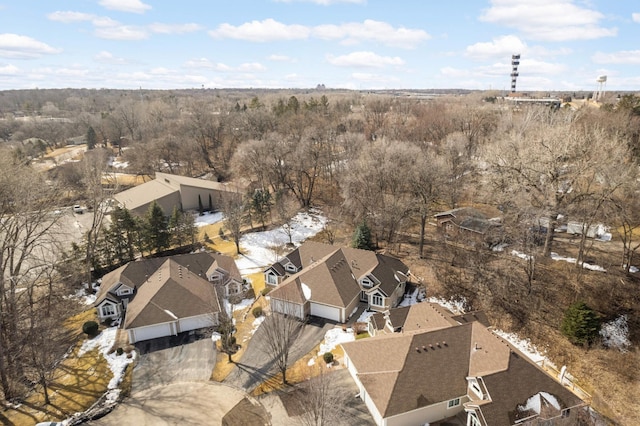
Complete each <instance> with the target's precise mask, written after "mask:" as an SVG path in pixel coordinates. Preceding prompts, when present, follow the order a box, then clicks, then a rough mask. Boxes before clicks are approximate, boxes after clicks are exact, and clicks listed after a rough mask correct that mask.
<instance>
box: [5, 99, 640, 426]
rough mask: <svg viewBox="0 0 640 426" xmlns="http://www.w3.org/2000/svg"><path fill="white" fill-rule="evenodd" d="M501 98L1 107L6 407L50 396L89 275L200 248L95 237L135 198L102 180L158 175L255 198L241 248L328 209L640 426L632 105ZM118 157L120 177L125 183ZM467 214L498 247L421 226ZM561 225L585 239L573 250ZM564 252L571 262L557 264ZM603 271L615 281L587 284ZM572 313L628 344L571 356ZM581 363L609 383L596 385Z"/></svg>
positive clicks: (174, 225)
mask: <svg viewBox="0 0 640 426" xmlns="http://www.w3.org/2000/svg"><path fill="white" fill-rule="evenodd" d="M494 95H495V94H492V93H479V92H477V93H470V94H465V95H456V96H454V95H441V96H434V97H432V98H426V97H418V96H415V97H413V96H408V97H407V96H403V97H400V96H395V97H394V96H390V95H387V94H379V93H360V92H351V91H317V92H316V91H306V92H291V91H284V90H282V91H276V90H274V91H266V90H265V91H260V90H253V91H252V90H235V91H234V90H185V91H142V90H140V91H119V90H72V89H63V90H30V91H5V92H0V117H2V118H1V119H0V144H1V145H2V152H1V153H0V162H1V164H0V235H2V239H1V243H2V246H1V251H0V266H1V267H2V274H0V290H1V296H0V297H1V300H0V314H1V317H0V385H1V387H2V391H3V393H4V397H5V400H10V399H12V398H14V397H18V396H20V395H22V394H24V393H25V392H26V391H27V390H28V389H29V387H30V386H31V384H32V383H35V382H39V383H44V382H46V372H47V371H49V370H50V368H51V366H52V362H53V360H54V359H55V357H53V359H49V356H48V355H47V357H44V355H43V353H44V352H47V353H50V352H52V353H54V354H56V355H61V354H62V353H64V351H65V350H66V347H65V345H64V344H62V343H60V342H61V341H57V340H55V339H44V340H43V336H50V335H52V334H51V331H50V330H52V329H56V328H57V329H61V327H60V324H61V323H62V321H63V320H64V318H65V317H66V316H68V315H69V314H70V313H72V312H75V311H77V310H78V309H79V307H78V306H75V305H74V303H75V302H73V300H71V299H69V298H64V297H63V296H65V295H68V294H70V293H72V292H73V291H74V290H75V289H76V288H78V287H79V285H80V283H81V282H82V281H86V280H87V278H88V276H89V275H90V274H91V271H95V270H97V269H100V268H107V267H108V266H109V265H115V264H118V263H121V262H125V261H127V260H130V259H132V258H134V257H136V256H138V255H149V254H150V253H152V252H155V251H161V250H163V249H166V248H168V247H171V246H175V245H181V244H183V243H190V242H192V239H193V235H194V233H193V223H190V221H189V220H188V219H185V218H184V217H182V216H181V214H180V212H179V211H174V212H163V213H164V216H165V217H164V218H161V216H162V215H160V213H159V212H157V211H156V212H152V211H150V212H149V214H148V217H146V218H132V217H130V216H129V215H128V214H127V212H126V210H120V209H118V210H116V211H115V212H114V213H113V215H112V218H111V221H110V222H111V224H110V225H106V224H105V223H104V221H103V218H104V214H106V208H105V206H107V205H108V204H107V200H108V199H109V197H110V194H111V193H112V192H113V191H118V190H120V189H123V187H124V186H122V185H118V184H116V183H115V181H111V180H109V179H107V178H106V177H108V176H110V173H111V174H113V173H114V172H116V171H118V172H119V171H123V172H125V173H128V174H133V175H139V176H153V174H154V172H156V171H163V172H168V173H174V174H181V175H185V176H192V177H205V178H208V179H212V180H218V181H236V182H242V183H243V185H246V186H247V187H248V188H249V191H248V192H247V195H246V197H245V199H244V203H241V204H239V203H237V202H229V203H228V205H225V206H223V208H222V210H224V211H225V213H227V216H228V217H229V219H230V224H228V225H227V226H228V228H227V230H228V231H229V232H230V233H231V235H232V237H233V239H234V240H235V241H236V243H237V242H238V239H239V236H240V233H241V229H242V225H243V223H244V222H242V221H243V220H246V219H245V218H246V213H247V212H249V213H250V215H249V217H250V219H249V222H250V224H251V226H253V225H254V224H256V225H261V226H263V227H264V226H266V223H269V222H271V221H272V222H285V221H286V219H288V218H289V217H291V215H292V214H293V212H294V211H295V210H297V209H304V208H308V207H311V206H316V207H320V208H321V209H322V210H323V211H324V213H325V214H326V215H328V216H329V218H330V219H331V221H332V226H333V227H335V228H337V229H339V234H340V235H343V236H346V237H345V239H346V240H347V241H348V240H351V234H352V232H353V230H354V229H355V228H356V227H357V226H358V225H361V224H363V223H366V225H367V228H368V229H369V230H370V237H371V241H372V243H373V245H374V246H375V247H376V248H377V249H382V250H386V251H387V252H390V253H391V254H394V255H397V256H400V257H403V258H404V261H405V263H406V264H407V265H409V266H410V268H411V269H412V272H413V273H414V274H415V275H416V276H419V277H421V279H422V280H423V281H422V284H424V285H426V287H427V293H428V294H429V295H438V296H442V297H445V298H453V299H456V300H463V301H464V304H465V306H466V307H467V308H468V309H482V310H484V311H486V312H487V314H488V315H489V317H490V318H491V320H492V321H493V322H494V323H495V324H496V325H497V326H499V327H502V328H505V329H510V330H515V331H519V332H521V333H522V334H523V335H526V336H530V337H531V338H532V340H533V341H534V342H536V343H538V344H539V345H541V346H542V347H546V348H547V350H548V351H549V353H550V354H552V355H553V356H554V357H555V359H557V360H558V362H562V363H565V364H567V365H568V366H569V368H570V369H571V370H572V371H574V372H575V375H577V376H579V377H580V374H582V375H583V376H582V377H584V380H586V381H587V385H588V387H589V389H591V390H592V391H593V395H594V405H596V406H597V408H599V409H600V410H602V411H603V412H604V414H605V415H607V416H610V417H611V418H613V419H622V420H623V421H624V419H629V418H633V417H632V416H637V417H635V418H640V414H639V413H638V410H639V409H638V408H632V407H634V406H635V405H637V404H636V400H637V397H638V396H640V395H639V394H638V391H637V383H638V380H639V379H640V377H639V376H638V374H639V373H638V369H637V365H638V362H639V361H640V355H639V351H638V343H639V342H640V315H639V314H640V291H638V290H639V283H640V277H639V276H638V275H637V274H638V272H636V271H637V269H635V265H637V266H639V267H640V265H639V263H640V262H639V261H638V260H637V258H636V254H637V251H638V249H639V248H640V236H639V235H638V233H639V232H640V230H639V229H638V227H639V226H640V208H639V207H640V206H638V205H637V204H638V203H639V201H638V200H640V197H639V196H638V195H639V194H638V190H639V189H640V183H639V180H638V178H639V176H638V163H639V162H640V97H638V96H635V95H623V96H621V97H620V98H619V99H616V98H614V97H613V96H612V97H611V98H610V99H609V103H605V104H603V105H601V106H596V105H594V104H584V105H573V106H572V105H569V104H567V105H566V106H563V107H561V108H560V109H557V110H556V109H550V108H549V107H544V106H535V105H531V106H522V107H518V108H514V106H513V105H512V104H510V103H506V102H501V101H500V100H499V99H498V100H496V98H495V97H494ZM74 140H75V141H78V140H80V141H82V142H84V143H87V146H88V147H89V148H93V149H90V150H89V151H87V152H86V153H85V154H84V155H83V156H82V158H81V159H80V161H77V162H76V161H73V162H57V161H52V160H51V159H47V154H48V153H49V152H50V151H51V150H52V149H54V148H59V147H63V146H66V145H67V144H68V143H73V141H74ZM92 145H95V147H92ZM113 156H116V157H118V160H119V161H120V162H121V163H125V162H126V163H127V164H128V166H127V167H126V169H115V168H114V167H113V165H112V164H113V163H112V161H113V160H112V158H113ZM203 203H204V204H206V200H203ZM72 204H83V205H86V206H88V207H90V208H91V210H93V212H95V213H96V214H95V216H94V220H93V224H92V225H91V227H90V229H88V230H87V233H86V238H85V240H84V241H82V242H80V241H79V242H77V244H76V245H75V248H74V249H72V247H71V246H69V247H61V246H60V245H59V242H58V241H59V240H58V239H57V238H55V236H56V232H58V231H57V228H56V226H57V222H58V220H59V219H58V218H59V216H58V215H56V214H55V211H56V210H57V209H59V208H61V206H69V205H72ZM462 206H473V207H475V208H477V209H478V210H480V211H482V212H485V213H486V214H487V216H488V217H490V218H495V221H494V223H495V224H496V225H497V227H496V229H499V232H497V233H492V234H491V238H488V236H487V238H485V235H480V236H478V235H476V234H474V236H473V237H470V236H469V235H470V234H468V233H464V232H459V233H457V234H455V235H449V234H447V233H446V232H444V233H443V232H438V230H437V229H436V227H434V226H432V225H430V223H432V222H434V219H433V215H434V214H436V213H438V212H441V211H446V210H450V209H454V208H457V207H462ZM154 218H155V219H154ZM143 220H144V221H146V224H142V222H141V221H143ZM154 220H155V222H154ZM163 221H165V222H163ZM568 221H572V222H575V223H579V224H580V226H582V228H583V232H581V233H578V235H570V234H568V233H565V232H563V230H564V229H566V225H567V223H568ZM160 222H162V223H160ZM154 223H155V225H154ZM597 224H604V225H607V226H609V227H610V233H611V234H612V241H610V242H601V241H595V240H594V239H593V238H589V236H588V232H586V230H588V229H589V228H590V227H591V226H593V225H597ZM154 226H155V228H154ZM563 226H565V228H563ZM143 230H144V232H143ZM333 232H334V231H332V230H328V233H331V234H332V233H333ZM169 234H171V235H173V238H174V240H173V241H170V240H169ZM334 237H335V236H334V235H333V234H332V235H331V242H333V240H334ZM239 250H240V247H239V246H238V251H239ZM500 250H502V251H500ZM512 250H515V251H516V252H517V253H520V254H521V256H517V255H513V254H512ZM555 253H560V255H562V256H569V257H572V258H575V261H574V262H573V263H567V262H558V261H554V260H553V259H552V256H553V255H554V254H555ZM73 261H75V263H74V262H73ZM594 264H595V265H599V266H601V267H602V268H603V269H605V270H606V272H602V271H597V270H590V269H586V268H585V267H583V266H585V265H594ZM70 265H71V266H70ZM73 265H76V266H73ZM576 302H584V303H585V304H586V305H587V306H588V307H590V308H591V309H593V311H595V312H596V313H597V315H598V317H599V318H600V321H601V322H602V323H605V322H607V321H612V320H615V319H617V318H620V317H621V316H624V317H625V318H626V321H627V324H628V330H629V332H628V340H629V345H627V346H626V347H624V348H623V350H620V348H607V346H606V345H605V344H604V343H603V342H602V341H601V339H596V340H595V341H593V340H589V343H590V344H591V345H590V346H588V345H587V344H585V345H582V346H575V345H571V343H569V340H567V339H566V338H564V337H563V336H562V334H561V330H560V329H561V323H562V321H563V317H564V315H565V312H566V311H567V309H568V308H569V307H570V306H571V305H572V304H574V303H576ZM63 337H64V336H61V339H62V338H63ZM605 361H606V363H605ZM587 362H591V363H592V364H593V365H592V366H591V367H592V368H600V367H598V365H605V364H606V368H605V369H604V370H605V371H604V372H601V373H598V374H589V373H588V372H589V365H587V364H586V363H587Z"/></svg>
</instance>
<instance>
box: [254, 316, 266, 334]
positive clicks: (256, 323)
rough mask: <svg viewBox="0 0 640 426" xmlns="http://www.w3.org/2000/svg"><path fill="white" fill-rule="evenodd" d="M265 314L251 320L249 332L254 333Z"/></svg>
mask: <svg viewBox="0 0 640 426" xmlns="http://www.w3.org/2000/svg"><path fill="white" fill-rule="evenodd" d="M264 319H265V316H264V315H263V316H260V317H258V318H256V319H254V320H253V322H252V323H251V326H252V327H253V328H252V329H251V334H253V333H255V332H256V330H257V329H258V327H260V324H262V323H263V322H264Z"/></svg>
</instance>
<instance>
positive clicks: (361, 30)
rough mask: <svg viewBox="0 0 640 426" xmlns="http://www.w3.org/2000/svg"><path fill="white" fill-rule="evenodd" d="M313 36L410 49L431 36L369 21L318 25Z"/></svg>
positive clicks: (346, 42)
mask: <svg viewBox="0 0 640 426" xmlns="http://www.w3.org/2000/svg"><path fill="white" fill-rule="evenodd" d="M313 35H314V36H315V37H317V38H320V39H323V40H341V41H342V43H345V44H355V43H359V42H361V41H376V42H378V43H382V44H385V45H389V46H395V47H401V48H406V49H410V48H413V47H415V46H416V45H417V44H419V43H420V42H422V41H425V40H429V39H430V38H431V36H430V35H429V34H428V33H427V32H426V31H423V30H414V29H409V28H404V27H399V28H394V27H393V26H392V25H390V24H388V23H386V22H381V21H374V20H371V19H367V20H365V21H364V22H349V23H345V24H340V25H332V24H329V25H318V26H316V27H314V28H313Z"/></svg>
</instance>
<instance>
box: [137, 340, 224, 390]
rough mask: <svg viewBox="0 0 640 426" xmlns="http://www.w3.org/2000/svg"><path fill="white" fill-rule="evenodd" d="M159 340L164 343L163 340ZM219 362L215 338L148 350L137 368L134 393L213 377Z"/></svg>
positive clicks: (141, 357) (141, 356)
mask: <svg viewBox="0 0 640 426" xmlns="http://www.w3.org/2000/svg"><path fill="white" fill-rule="evenodd" d="M166 339H167V340H168V339H169V338H166ZM142 343H144V342H142ZM155 343H156V344H158V343H160V345H162V343H161V342H155ZM179 343H183V342H179ZM169 344H170V343H169ZM161 347H162V346H161ZM215 363H216V351H215V348H214V344H213V342H212V341H211V339H202V340H198V341H195V342H192V343H183V344H178V345H177V346H176V345H172V346H170V347H167V348H164V349H158V350H154V351H152V352H148V353H144V354H142V355H140V357H139V359H138V362H137V364H136V366H135V368H134V369H133V383H132V387H131V393H132V395H135V394H136V393H138V392H140V391H142V390H145V389H148V388H151V387H154V386H157V385H165V384H169V383H175V382H194V381H203V382H204V381H207V380H209V379H210V378H211V372H212V371H213V368H214V367H215Z"/></svg>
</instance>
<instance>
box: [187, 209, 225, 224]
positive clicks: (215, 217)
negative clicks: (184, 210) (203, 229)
mask: <svg viewBox="0 0 640 426" xmlns="http://www.w3.org/2000/svg"><path fill="white" fill-rule="evenodd" d="M223 219H224V214H222V213H220V212H216V213H204V214H203V215H202V216H200V215H196V216H195V218H194V221H195V225H196V226H207V225H213V224H214V223H218V222H221V221H222V220H223Z"/></svg>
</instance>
